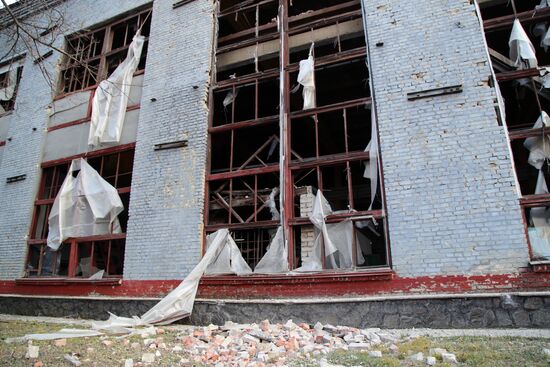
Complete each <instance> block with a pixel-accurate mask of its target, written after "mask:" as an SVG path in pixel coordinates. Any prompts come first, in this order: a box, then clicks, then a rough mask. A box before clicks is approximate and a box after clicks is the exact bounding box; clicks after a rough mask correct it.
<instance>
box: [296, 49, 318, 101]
mask: <svg viewBox="0 0 550 367" xmlns="http://www.w3.org/2000/svg"><path fill="white" fill-rule="evenodd" d="M313 47H314V44H313V43H312V44H311V48H310V49H309V57H308V58H307V59H306V60H302V61H300V71H299V72H298V83H300V84H301V85H302V86H303V87H304V90H303V92H302V96H303V98H304V110H309V109H311V108H315V107H316V101H315V60H314V58H313Z"/></svg>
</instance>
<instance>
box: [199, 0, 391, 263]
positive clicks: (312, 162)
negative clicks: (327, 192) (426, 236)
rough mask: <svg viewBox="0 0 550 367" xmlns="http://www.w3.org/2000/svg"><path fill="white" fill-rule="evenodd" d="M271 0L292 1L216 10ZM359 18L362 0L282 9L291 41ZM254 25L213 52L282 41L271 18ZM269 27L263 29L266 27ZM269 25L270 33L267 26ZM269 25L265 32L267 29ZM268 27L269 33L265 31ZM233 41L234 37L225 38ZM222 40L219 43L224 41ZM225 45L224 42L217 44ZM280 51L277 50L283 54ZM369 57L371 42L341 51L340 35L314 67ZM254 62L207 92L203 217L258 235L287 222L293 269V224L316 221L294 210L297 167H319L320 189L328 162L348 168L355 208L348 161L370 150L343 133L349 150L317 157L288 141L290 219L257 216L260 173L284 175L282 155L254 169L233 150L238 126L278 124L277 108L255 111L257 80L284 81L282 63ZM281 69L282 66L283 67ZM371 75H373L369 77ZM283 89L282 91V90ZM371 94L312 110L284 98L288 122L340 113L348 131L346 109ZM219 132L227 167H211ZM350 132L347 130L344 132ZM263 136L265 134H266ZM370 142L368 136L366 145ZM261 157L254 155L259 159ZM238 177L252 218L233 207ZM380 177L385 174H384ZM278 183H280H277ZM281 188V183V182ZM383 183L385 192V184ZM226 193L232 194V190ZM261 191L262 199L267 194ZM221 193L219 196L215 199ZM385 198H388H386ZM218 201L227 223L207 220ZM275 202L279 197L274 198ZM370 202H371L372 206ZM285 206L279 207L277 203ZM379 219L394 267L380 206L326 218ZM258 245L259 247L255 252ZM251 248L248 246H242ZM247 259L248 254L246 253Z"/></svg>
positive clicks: (366, 101)
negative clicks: (243, 114)
mask: <svg viewBox="0 0 550 367" xmlns="http://www.w3.org/2000/svg"><path fill="white" fill-rule="evenodd" d="M267 3H277V4H278V5H279V6H288V4H289V3H288V1H286V0H280V1H248V2H243V3H241V4H239V6H235V7H234V8H233V9H226V10H225V11H223V12H221V13H218V16H233V17H234V16H236V14H237V13H238V12H239V11H241V10H242V9H247V8H250V9H256V14H258V11H259V9H260V7H261V6H262V5H264V4H267ZM358 18H359V19H361V18H362V13H361V7H360V2H359V1H343V2H342V4H340V5H337V6H331V7H329V8H327V9H321V10H318V11H315V12H312V13H309V14H300V15H295V16H293V17H289V16H288V15H286V13H285V19H284V24H285V25H284V27H285V32H284V34H285V37H286V38H287V39H288V37H289V36H292V35H297V34H300V33H308V32H314V30H315V29H317V28H319V27H323V26H326V25H327V24H338V22H340V21H343V20H350V19H358ZM255 24H256V25H258V26H256V27H252V28H250V29H247V30H245V31H241V32H238V33H237V34H235V35H227V36H225V37H223V39H218V40H216V42H218V46H219V47H218V48H217V50H216V55H221V54H223V53H226V52H230V51H233V50H238V49H241V48H244V47H248V46H251V45H259V44H260V43H261V42H265V41H268V40H273V39H279V38H280V35H279V32H278V31H277V26H276V24H267V25H259V24H258V22H257V21H256V22H255ZM264 28H265V29H264ZM269 30H271V33H270V32H268V31H269ZM264 31H265V32H264ZM262 32H264V33H262ZM229 40H231V42H228V41H229ZM220 41H221V45H220ZM286 45H287V46H286V47H288V43H286ZM220 46H221V47H220ZM286 54H287V57H286V59H284V60H283V63H284V64H283V66H282V69H283V70H285V74H286V75H285V78H286V81H287V82H286V85H285V89H284V94H285V98H287V100H288V99H289V98H290V93H291V85H290V83H289V82H288V80H289V76H290V74H291V73H296V72H297V71H298V68H299V66H298V63H297V62H295V63H290V59H289V58H288V49H287V52H286ZM279 57H280V54H279ZM365 58H366V47H364V46H362V47H358V48H356V49H351V50H343V49H342V47H341V43H340V38H339V36H338V42H337V51H336V52H335V53H334V54H331V55H325V56H321V57H319V58H316V63H315V65H316V71H317V70H318V69H321V68H324V67H331V66H334V65H337V64H338V63H345V62H350V61H361V62H364V60H365ZM255 63H256V67H255V71H254V72H251V73H248V74H245V75H242V76H241V75H238V76H236V77H231V78H229V79H223V80H219V81H218V80H217V78H216V74H215V73H214V75H213V84H212V87H211V90H210V98H209V107H210V111H211V113H210V120H209V129H208V132H209V150H208V159H207V177H206V188H205V190H206V192H205V209H204V220H205V234H206V233H212V232H214V231H215V230H218V229H220V228H228V229H230V230H231V231H234V232H237V231H239V232H242V231H249V232H251V233H254V231H256V232H258V233H259V231H265V230H266V229H274V228H276V227H277V226H279V225H284V226H287V228H288V229H289V233H290V235H289V238H288V244H289V265H290V268H291V269H294V268H296V267H297V265H298V262H299V259H297V258H296V253H295V238H294V232H295V229H296V228H299V227H302V226H307V225H311V222H310V221H309V219H308V218H307V217H305V218H304V217H302V218H300V217H298V216H296V215H295V213H294V212H295V211H294V209H293V207H294V205H295V204H294V200H295V193H294V191H295V187H294V186H295V185H294V180H295V178H296V177H295V175H296V173H297V172H300V171H301V170H314V171H315V172H316V176H317V178H318V180H319V181H318V182H319V188H321V189H322V187H323V178H322V170H323V169H324V168H330V167H334V166H335V165H342V166H345V167H346V178H347V183H348V187H347V190H348V200H349V206H350V208H353V206H354V197H353V196H354V194H353V190H352V187H353V184H352V180H351V178H350V176H351V173H350V172H351V169H350V165H352V164H358V163H359V162H366V161H368V159H369V154H368V152H364V147H363V149H361V150H360V151H351V150H350V149H349V148H348V137H347V136H346V143H345V151H343V152H340V153H339V154H332V155H326V156H321V155H320V154H319V151H318V149H317V152H316V155H315V157H313V158H311V159H304V158H303V157H301V156H300V155H299V154H298V153H297V152H296V151H294V150H293V149H292V148H291V147H290V144H287V149H288V151H287V152H286V155H287V156H291V157H292V160H291V161H289V162H288V164H287V165H286V166H285V167H283V169H284V170H285V173H286V176H285V177H288V179H287V182H286V184H285V188H284V189H285V190H287V191H289V192H290V193H291V195H290V196H288V195H287V198H286V201H285V206H286V208H285V211H286V213H287V214H286V218H285V223H280V221H279V220H278V219H277V220H275V219H272V220H266V219H265V218H264V220H259V219H258V213H259V211H261V210H265V209H266V208H265V195H266V192H261V193H260V191H261V189H262V188H263V187H258V178H259V177H261V176H262V175H273V176H274V177H276V178H277V179H278V177H279V174H280V166H279V163H278V161H277V163H273V164H267V163H266V162H262V161H261V162H260V164H256V165H255V166H253V167H249V166H247V164H248V163H250V160H247V161H246V162H245V164H235V162H234V155H235V149H238V147H237V146H236V136H237V134H239V133H240V132H242V131H244V130H246V129H251V128H263V129H266V128H268V127H269V126H278V124H279V113H278V112H277V113H274V114H273V115H268V116H261V115H260V114H259V112H258V105H259V104H260V103H261V99H262V95H261V93H260V92H259V91H260V87H259V86H260V85H261V83H263V82H267V81H276V84H277V85H279V83H280V80H279V77H280V73H279V68H277V69H269V70H259V68H258V64H257V63H258V61H257V59H256V60H255ZM279 67H280V66H279ZM367 78H368V76H367ZM240 88H250V89H251V90H253V92H252V93H249V94H250V95H251V97H250V98H251V99H246V100H243V101H239V94H238V93H237V92H238V90H239V89H240ZM278 91H279V89H277V92H278ZM229 93H233V96H235V95H236V96H237V97H236V98H235V99H234V100H233V102H232V103H231V104H230V105H229V106H227V111H226V116H225V117H226V119H225V121H220V119H217V118H216V117H215V115H216V114H215V112H214V110H215V108H216V106H219V101H220V98H221V99H223V98H224V96H227V95H228V94H229ZM277 102H278V96H277ZM240 103H244V104H245V105H253V108H251V111H250V116H249V117H247V118H244V119H239V118H235V116H236V112H237V110H238V109H239V104H240ZM370 104H371V99H370V95H368V96H365V97H363V98H359V99H355V100H348V101H344V102H339V103H334V104H329V105H323V106H320V107H318V108H316V109H312V110H307V111H301V110H300V111H294V112H292V111H290V107H289V104H288V103H287V106H286V107H287V111H286V113H287V114H288V116H289V123H291V122H292V121H293V120H295V119H299V118H304V117H308V118H311V119H312V120H314V121H315V124H316V125H317V123H318V121H317V117H318V115H319V114H322V113H326V112H335V111H336V112H342V113H343V115H344V118H343V121H344V122H343V123H344V126H345V127H344V129H346V127H347V124H348V123H347V120H346V117H345V115H346V112H345V111H346V109H347V108H357V107H362V108H365V107H370ZM365 128H367V129H368V128H370V127H369V126H365ZM221 134H226V136H227V141H228V144H227V145H228V148H227V147H226V148H225V149H226V150H224V152H225V155H226V159H227V165H226V168H225V169H217V170H212V155H213V152H214V153H216V152H215V151H216V149H219V148H216V146H214V145H213V143H212V142H213V139H216V137H217V136H220V135H221ZM291 134H292V133H291V132H290V133H289V134H288V135H287V136H285V137H283V138H284V139H289V140H288V141H290V135H291ZM346 134H347V132H346ZM273 138H275V139H277V140H278V139H280V137H279V136H278V134H276V135H275V136H274V137H269V138H268V139H267V140H266V141H265V142H264V143H263V144H261V145H260V147H259V148H258V150H256V151H254V152H253V153H252V154H251V156H250V158H251V160H252V159H254V158H257V155H258V152H261V151H263V150H264V149H266V148H268V147H269V144H270V143H271V141H270V139H273ZM262 142H263V140H262ZM367 143H368V142H365V146H366V144H367ZM315 145H316V146H318V145H319V137H318V135H316V137H315ZM256 162H257V161H256ZM237 180H250V181H249V182H250V183H251V184H248V185H247V186H248V194H249V199H250V200H251V202H252V203H253V204H252V205H253V208H254V210H253V212H252V214H251V215H250V216H248V217H246V218H243V217H242V216H239V215H238V213H236V212H235V210H234V206H233V188H234V187H235V181H237ZM381 181H383V180H381ZM276 186H279V185H278V184H277V185H276ZM281 189H283V188H281ZM380 189H381V190H382V191H383V183H382V186H381V187H380ZM222 190H226V191H227V192H226V193H225V194H226V196H225V197H223V198H220V192H221V191H222ZM227 195H228V196H227ZM262 195H263V197H262ZM214 196H216V197H214ZM382 200H384V199H383V198H382ZM213 203H216V205H217V207H224V208H225V210H226V212H227V213H225V215H226V218H227V220H226V221H225V222H224V223H215V224H213V223H210V219H211V212H210V210H211V207H212V205H213ZM277 205H278V203H277ZM367 206H368V205H367ZM278 209H279V210H280V208H278ZM365 217H370V218H375V219H376V220H378V221H379V222H381V223H382V225H383V235H384V237H385V239H384V241H385V250H384V251H385V254H384V257H385V259H384V261H385V264H384V265H382V266H384V267H387V266H390V264H391V258H390V254H389V242H388V237H387V224H386V216H385V213H384V211H383V210H382V209H376V210H371V211H359V212H353V211H350V213H346V214H337V215H333V216H330V217H329V218H327V221H329V222H331V223H334V222H341V221H344V220H347V219H351V220H352V221H353V220H360V218H363V219H364V218H365ZM356 245H357V244H356V243H355V241H354V243H353V246H354V249H356ZM255 251H256V250H255ZM245 252H246V250H245ZM243 254H244V255H245V258H247V256H246V253H243ZM262 255H263V253H257V254H256V255H255V256H256V257H257V256H262ZM256 257H254V258H253V259H252V260H251V261H249V265H252V267H253V266H254V264H255V263H256V262H257V261H258V260H259V259H258V258H256ZM247 260H248V259H247ZM354 265H357V264H356V259H354Z"/></svg>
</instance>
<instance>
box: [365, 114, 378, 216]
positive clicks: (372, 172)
mask: <svg viewBox="0 0 550 367" xmlns="http://www.w3.org/2000/svg"><path fill="white" fill-rule="evenodd" d="M377 136H378V126H377V123H376V114H375V113H374V109H373V108H372V107H371V139H370V142H369V144H368V145H367V148H366V149H365V152H366V151H368V152H369V161H368V162H367V163H365V172H364V173H363V177H365V178H368V179H369V180H370V195H371V198H370V205H369V210H372V206H373V205H374V199H375V198H376V193H377V192H378V138H377Z"/></svg>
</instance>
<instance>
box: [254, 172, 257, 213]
mask: <svg viewBox="0 0 550 367" xmlns="http://www.w3.org/2000/svg"><path fill="white" fill-rule="evenodd" d="M257 221H258V175H254V222H257Z"/></svg>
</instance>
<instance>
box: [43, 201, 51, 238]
mask: <svg viewBox="0 0 550 367" xmlns="http://www.w3.org/2000/svg"><path fill="white" fill-rule="evenodd" d="M52 207H53V204H52V205H48V206H46V217H45V218H46V222H45V223H44V224H45V225H44V228H42V233H40V238H41V239H43V238H45V237H46V232H47V230H48V229H49V228H48V226H49V217H50V212H51V211H52Z"/></svg>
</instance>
